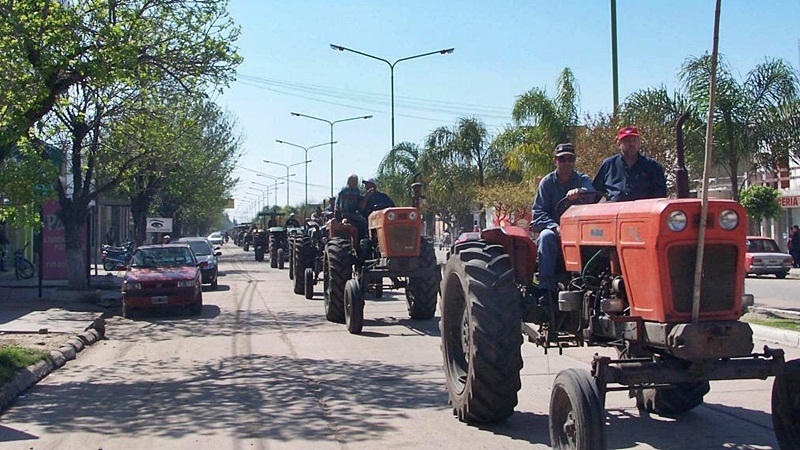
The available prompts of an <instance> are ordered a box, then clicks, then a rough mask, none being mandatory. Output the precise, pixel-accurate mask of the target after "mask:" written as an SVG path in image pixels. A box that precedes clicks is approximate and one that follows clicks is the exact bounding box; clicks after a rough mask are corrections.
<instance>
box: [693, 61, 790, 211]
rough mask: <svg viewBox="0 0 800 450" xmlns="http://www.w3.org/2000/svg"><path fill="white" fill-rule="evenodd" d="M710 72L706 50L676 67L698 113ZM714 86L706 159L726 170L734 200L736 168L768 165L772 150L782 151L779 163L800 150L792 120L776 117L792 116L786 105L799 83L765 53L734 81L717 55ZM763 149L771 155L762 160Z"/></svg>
mask: <svg viewBox="0 0 800 450" xmlns="http://www.w3.org/2000/svg"><path fill="white" fill-rule="evenodd" d="M710 74H711V57H710V55H708V54H705V55H703V56H700V57H697V58H695V57H692V58H689V59H687V60H686V62H685V63H684V64H683V66H682V68H681V71H680V79H681V82H682V83H683V86H684V88H685V89H686V91H687V94H688V98H689V101H690V102H691V103H692V104H693V105H695V107H696V109H697V111H700V112H701V114H702V111H708V100H709V99H708V93H709V89H708V88H709V83H710V79H711V77H710ZM716 92H717V93H716V99H715V111H714V145H713V156H712V160H713V163H714V164H715V165H716V166H718V167H721V168H723V169H724V170H725V171H726V172H727V175H728V176H729V177H730V179H731V192H732V194H733V198H734V199H735V200H738V199H739V190H740V185H739V183H738V182H737V177H738V175H739V173H740V172H741V171H742V170H748V169H750V168H751V167H750V165H751V164H752V168H758V167H759V166H760V167H763V168H767V169H774V167H769V165H771V164H772V163H774V161H775V158H774V155H773V152H778V153H783V155H784V156H785V158H782V159H783V161H780V163H782V164H788V155H793V156H795V157H797V155H800V149H798V147H797V142H798V139H797V135H798V133H800V130H798V129H797V128H796V127H795V128H792V126H793V124H796V120H794V121H792V120H783V121H782V120H780V117H781V115H782V114H783V115H785V114H787V113H788V114H789V115H790V116H794V117H795V118H796V117H797V116H796V112H797V107H796V106H792V105H796V104H797V102H798V92H800V86H799V85H798V79H797V74H796V73H795V71H794V70H792V68H791V67H790V66H789V65H788V64H787V63H786V62H784V61H782V60H779V59H766V60H765V61H764V62H763V63H761V64H759V65H758V66H756V67H755V68H754V69H753V70H751V71H750V72H748V74H747V77H746V79H745V81H744V82H743V83H739V82H738V81H737V80H736V79H734V77H733V75H732V74H731V71H730V68H729V67H728V65H727V63H726V62H725V60H724V59H723V58H720V60H719V64H718V72H717V91H716ZM792 111H793V112H792ZM787 136H789V137H787ZM787 144H788V145H787ZM789 146H791V147H792V148H789ZM765 155H770V156H772V157H771V158H770V159H769V160H765V159H764V156H765ZM766 161H769V163H766Z"/></svg>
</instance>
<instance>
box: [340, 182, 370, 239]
mask: <svg viewBox="0 0 800 450" xmlns="http://www.w3.org/2000/svg"><path fill="white" fill-rule="evenodd" d="M362 199H363V196H362V195H361V191H360V190H359V189H358V175H356V174H354V173H353V174H350V176H349V177H347V186H345V187H343V188H342V190H341V191H339V195H338V196H337V197H336V207H335V209H334V214H335V215H336V217H338V218H341V219H347V221H348V222H351V223H352V224H353V225H355V226H356V228H358V232H359V235H360V238H361V239H363V238H365V237H366V236H367V222H366V221H365V220H364V216H362V215H361V213H360V212H359V210H358V206H359V205H360V204H361V200H362Z"/></svg>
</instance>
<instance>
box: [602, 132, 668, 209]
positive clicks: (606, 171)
mask: <svg viewBox="0 0 800 450" xmlns="http://www.w3.org/2000/svg"><path fill="white" fill-rule="evenodd" d="M617 146H618V147H619V154H618V155H615V156H612V157H610V158H606V159H605V161H603V164H601V165H600V169H599V170H598V171H597V175H595V177H594V181H592V184H593V185H594V188H595V189H596V190H597V191H598V192H602V193H604V194H606V196H607V197H608V200H609V201H612V202H627V201H630V200H640V199H643V198H661V197H666V196H667V179H666V177H665V176H664V168H663V167H661V164H659V163H658V162H657V161H656V160H654V159H652V158H649V157H647V156H645V155H643V154H641V153H640V152H639V150H640V149H641V147H642V143H641V141H640V140H639V130H637V129H636V127H634V126H626V127H622V128H620V129H619V132H618V133H617Z"/></svg>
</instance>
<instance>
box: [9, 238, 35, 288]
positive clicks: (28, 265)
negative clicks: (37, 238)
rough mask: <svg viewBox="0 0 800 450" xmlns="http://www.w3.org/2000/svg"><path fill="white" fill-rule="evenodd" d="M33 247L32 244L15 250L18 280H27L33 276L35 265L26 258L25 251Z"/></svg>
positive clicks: (15, 270)
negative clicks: (30, 246)
mask: <svg viewBox="0 0 800 450" xmlns="http://www.w3.org/2000/svg"><path fill="white" fill-rule="evenodd" d="M29 245H31V243H30V242H28V243H27V244H25V246H24V247H22V248H18V249H16V250H14V276H15V277H16V278H17V279H18V280H27V279H28V278H30V277H32V276H33V263H32V262H30V261H28V259H27V258H25V249H26V248H28V246H29Z"/></svg>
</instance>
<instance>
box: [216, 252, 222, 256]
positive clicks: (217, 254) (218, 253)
mask: <svg viewBox="0 0 800 450" xmlns="http://www.w3.org/2000/svg"><path fill="white" fill-rule="evenodd" d="M214 256H222V252H216V253H214Z"/></svg>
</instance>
